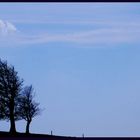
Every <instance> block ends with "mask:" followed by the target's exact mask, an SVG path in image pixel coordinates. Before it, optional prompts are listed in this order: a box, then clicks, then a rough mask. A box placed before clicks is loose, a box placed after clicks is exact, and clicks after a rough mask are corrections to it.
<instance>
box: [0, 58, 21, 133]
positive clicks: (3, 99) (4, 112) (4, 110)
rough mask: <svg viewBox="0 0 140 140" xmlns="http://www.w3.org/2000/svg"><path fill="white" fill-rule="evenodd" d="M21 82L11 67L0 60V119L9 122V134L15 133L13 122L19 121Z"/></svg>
mask: <svg viewBox="0 0 140 140" xmlns="http://www.w3.org/2000/svg"><path fill="white" fill-rule="evenodd" d="M22 83H23V80H21V79H20V78H19V77H18V73H17V72H16V71H15V69H14V67H13V66H12V65H8V64H7V61H2V60H1V59H0V119H2V120H8V121H9V120H10V132H11V133H15V132H16V127H15V120H19V119H20V117H19V109H18V104H19V99H20V91H21V87H22Z"/></svg>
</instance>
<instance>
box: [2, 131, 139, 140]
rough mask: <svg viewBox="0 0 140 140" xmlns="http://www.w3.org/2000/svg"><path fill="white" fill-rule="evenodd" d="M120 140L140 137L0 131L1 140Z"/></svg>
mask: <svg viewBox="0 0 140 140" xmlns="http://www.w3.org/2000/svg"><path fill="white" fill-rule="evenodd" d="M1 139H2V140H3V139H5V140H8V139H10V140H19V139H20V140H32V139H33V140H40V139H42V140H99V139H106V140H108V139H109V140H112V139H114V140H119V139H140V137H84V138H83V137H66V136H54V135H47V134H33V133H32V134H28V135H27V134H25V133H19V132H18V133H16V134H15V135H11V134H10V133H9V132H3V131H0V140H1Z"/></svg>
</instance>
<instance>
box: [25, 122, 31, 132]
mask: <svg viewBox="0 0 140 140" xmlns="http://www.w3.org/2000/svg"><path fill="white" fill-rule="evenodd" d="M30 123H31V121H27V125H26V134H29V128H30Z"/></svg>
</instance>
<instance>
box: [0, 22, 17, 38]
mask: <svg viewBox="0 0 140 140" xmlns="http://www.w3.org/2000/svg"><path fill="white" fill-rule="evenodd" d="M16 31H17V29H16V27H15V26H14V25H13V24H12V23H10V22H8V21H3V20H0V35H1V36H5V35H9V34H11V33H15V32H16Z"/></svg>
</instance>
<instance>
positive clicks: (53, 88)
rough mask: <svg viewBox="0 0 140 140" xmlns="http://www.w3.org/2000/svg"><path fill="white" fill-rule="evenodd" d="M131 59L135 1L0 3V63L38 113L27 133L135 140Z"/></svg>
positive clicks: (138, 130) (137, 36)
mask: <svg viewBox="0 0 140 140" xmlns="http://www.w3.org/2000/svg"><path fill="white" fill-rule="evenodd" d="M139 54H140V4H139V3H0V58H1V59H2V60H7V61H8V63H9V64H12V65H13V66H14V67H15V69H16V71H18V75H19V77H20V78H23V79H24V86H26V85H30V84H32V85H33V87H34V90H35V93H36V96H35V100H36V101H37V102H39V103H40V108H42V110H43V111H42V113H41V115H39V116H36V117H35V118H34V119H33V121H32V123H31V127H30V131H31V132H32V133H40V134H43V133H44V134H50V133H51V131H53V134H54V135H62V136H77V137H81V136H82V134H84V135H85V137H93V136H101V137H102V136H103V137H106V136H115V137H116V136H118V137H119V136H122V137H123V136H140V101H139V100H140V86H139V85H140V55H139ZM25 126H26V122H25V121H24V120H23V121H17V122H16V128H17V131H19V132H24V131H25ZM9 127H10V126H9V122H6V121H0V131H9Z"/></svg>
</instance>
